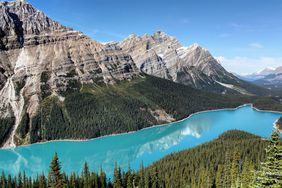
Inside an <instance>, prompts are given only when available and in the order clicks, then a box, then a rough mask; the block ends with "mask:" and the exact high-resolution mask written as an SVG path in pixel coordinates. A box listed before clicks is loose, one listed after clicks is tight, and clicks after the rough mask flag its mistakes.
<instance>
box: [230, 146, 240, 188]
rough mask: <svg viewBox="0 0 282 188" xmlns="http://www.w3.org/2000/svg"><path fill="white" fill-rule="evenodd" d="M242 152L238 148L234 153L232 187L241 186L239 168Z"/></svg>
mask: <svg viewBox="0 0 282 188" xmlns="http://www.w3.org/2000/svg"><path fill="white" fill-rule="evenodd" d="M239 165H240V152H239V151H238V150H237V149H236V150H235V151H234V153H233V157H232V164H231V174H230V175H231V177H230V178H231V187H233V188H237V187H238V186H239V168H240V166H239Z"/></svg>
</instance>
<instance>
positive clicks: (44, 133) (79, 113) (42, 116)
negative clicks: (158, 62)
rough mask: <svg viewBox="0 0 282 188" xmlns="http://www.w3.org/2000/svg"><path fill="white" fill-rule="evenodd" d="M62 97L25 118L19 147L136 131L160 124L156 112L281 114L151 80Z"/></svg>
mask: <svg viewBox="0 0 282 188" xmlns="http://www.w3.org/2000/svg"><path fill="white" fill-rule="evenodd" d="M42 95H43V94H42ZM64 96H65V100H59V98H58V97H57V96H53V95H51V96H48V97H46V96H45V95H44V99H43V101H41V105H40V108H39V110H38V112H37V115H36V116H34V117H29V115H28V114H25V115H24V116H23V118H22V121H21V123H20V125H19V126H18V130H17V138H19V139H17V140H18V144H19V145H20V144H23V143H25V142H28V141H27V140H26V139H25V138H30V140H29V142H30V143H35V142H40V141H47V140H55V139H89V138H95V137H99V136H104V135H110V134H117V133H124V132H130V131H137V130H140V129H142V128H146V127H149V126H152V125H157V124H161V123H164V122H159V121H158V120H157V119H156V118H155V117H154V115H153V114H152V113H151V110H153V111H154V110H158V109H163V110H164V111H165V112H166V113H167V114H169V115H171V116H172V117H173V118H174V119H176V120H180V119H183V118H185V117H187V116H189V115H190V114H192V113H195V112H199V111H204V110H213V109H222V108H235V107H238V106H240V105H242V104H245V103H255V106H256V107H258V108H261V109H272V110H281V111H282V105H281V104H280V103H278V102H276V101H275V100H274V99H273V98H268V97H264V98H262V97H246V96H230V95H220V94H215V93H209V92H204V91H200V90H197V89H193V88H191V87H187V86H184V85H181V84H177V83H174V82H171V81H168V80H164V79H160V78H156V77H152V76H146V78H135V79H133V80H132V81H121V82H119V83H118V84H116V85H95V84H84V85H83V86H82V87H81V89H80V90H77V89H76V90H72V91H69V92H66V93H65V95H64Z"/></svg>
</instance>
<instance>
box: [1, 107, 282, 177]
mask: <svg viewBox="0 0 282 188" xmlns="http://www.w3.org/2000/svg"><path fill="white" fill-rule="evenodd" d="M281 115H282V114H281V113H274V112H260V111H257V110H255V109H253V108H252V107H251V106H250V105H247V106H243V107H240V108H238V109H236V110H220V111H209V112H202V113H198V114H194V115H193V116H191V117H189V118H187V119H185V120H183V121H179V122H175V123H171V124H168V125H164V126H157V127H153V128H149V129H144V130H141V131H138V132H134V133H129V134H122V135H116V136H107V137H102V138H98V139H94V140H89V141H55V142H49V143H44V144H33V145H30V146H23V147H18V148H15V149H9V150H0V172H1V171H3V172H5V173H10V174H12V175H15V174H17V173H18V172H20V171H21V172H23V171H25V173H26V174H27V175H30V176H33V177H35V176H36V175H37V174H41V173H43V172H44V173H45V174H47V173H48V168H49V163H50V161H51V159H52V156H53V154H54V152H57V153H58V155H59V158H60V161H61V165H62V169H63V170H64V171H65V172H66V173H68V174H69V173H70V172H77V173H80V172H81V168H82V166H83V163H84V162H85V161H87V162H88V164H89V166H90V169H91V170H96V171H98V170H99V169H100V168H101V167H102V168H103V170H104V171H106V173H107V174H108V175H110V176H111V175H112V172H113V167H114V164H115V162H117V163H118V164H119V165H120V166H121V167H122V168H124V169H126V168H127V166H128V164H129V163H130V165H131V168H133V169H135V170H137V169H138V167H139V165H140V163H141V162H143V163H144V165H145V166H147V165H150V164H152V163H153V162H154V161H156V160H158V159H160V158H162V157H164V156H166V155H168V154H170V153H172V152H176V151H181V150H184V149H187V148H191V147H194V146H197V145H199V144H202V143H204V142H207V141H211V140H213V139H214V138H216V137H218V136H219V135H220V134H222V133H223V132H225V131H227V130H231V129H237V130H243V131H247V132H250V133H253V134H256V135H259V136H263V137H269V136H270V134H271V131H272V129H273V123H274V122H275V120H277V119H278V118H279V117H280V116H281Z"/></svg>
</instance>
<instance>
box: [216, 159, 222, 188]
mask: <svg viewBox="0 0 282 188" xmlns="http://www.w3.org/2000/svg"><path fill="white" fill-rule="evenodd" d="M222 175H223V168H222V165H221V164H219V165H218V166H217V171H216V177H215V186H216V187H222Z"/></svg>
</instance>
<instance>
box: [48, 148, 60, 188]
mask: <svg viewBox="0 0 282 188" xmlns="http://www.w3.org/2000/svg"><path fill="white" fill-rule="evenodd" d="M48 187H50V188H63V179H62V174H61V165H60V162H59V158H58V154H57V153H55V155H54V157H53V160H52V161H51V164H50V169H49V174H48Z"/></svg>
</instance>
